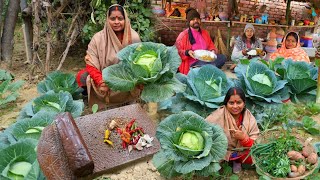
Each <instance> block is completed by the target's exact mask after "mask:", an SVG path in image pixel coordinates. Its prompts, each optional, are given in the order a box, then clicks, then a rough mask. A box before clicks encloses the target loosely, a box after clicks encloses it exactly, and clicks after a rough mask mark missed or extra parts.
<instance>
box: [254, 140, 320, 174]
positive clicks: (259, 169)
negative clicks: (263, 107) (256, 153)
mask: <svg viewBox="0 0 320 180" xmlns="http://www.w3.org/2000/svg"><path fill="white" fill-rule="evenodd" d="M297 139H298V140H299V141H300V143H301V142H304V141H303V139H302V138H299V137H298V138H297ZM256 142H258V143H266V142H267V139H266V138H263V137H259V138H258V139H257V140H256ZM308 146H311V147H312V148H313V149H314V147H313V146H312V145H311V144H308ZM314 152H317V151H316V150H315V149H314ZM252 161H253V163H254V164H255V166H256V168H257V170H258V171H260V172H261V173H263V174H264V175H266V176H268V177H270V178H271V179H276V180H299V179H303V178H305V177H307V176H309V175H310V174H312V173H313V171H314V170H315V169H316V168H317V167H318V163H319V162H318V161H317V163H316V164H314V165H313V168H312V169H311V170H307V169H306V171H305V172H304V174H303V175H302V176H298V177H294V178H289V177H285V178H279V177H274V176H272V175H271V174H269V173H267V172H264V171H263V170H262V169H261V168H260V167H259V165H258V164H256V161H255V159H254V157H253V156H252Z"/></svg>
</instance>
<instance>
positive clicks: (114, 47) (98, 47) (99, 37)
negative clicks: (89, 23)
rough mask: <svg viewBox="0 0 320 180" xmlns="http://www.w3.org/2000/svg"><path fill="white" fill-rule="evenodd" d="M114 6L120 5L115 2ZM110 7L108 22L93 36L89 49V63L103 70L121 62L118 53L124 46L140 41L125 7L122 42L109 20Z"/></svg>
mask: <svg viewBox="0 0 320 180" xmlns="http://www.w3.org/2000/svg"><path fill="white" fill-rule="evenodd" d="M113 6H120V5H119V4H114V5H112V6H110V8H111V7H113ZM110 8H109V10H108V12H107V18H106V23H105V25H104V28H103V30H102V31H100V32H98V33H96V34H95V35H94V36H93V38H92V40H91V42H90V43H89V45H88V50H87V54H88V55H89V56H90V58H89V60H88V61H87V63H88V64H89V65H92V66H94V67H96V68H97V69H99V70H100V71H102V69H104V68H105V67H108V66H110V65H112V64H116V63H118V62H119V60H118V58H117V56H116V54H117V52H119V51H120V50H121V49H122V48H124V47H126V46H127V45H129V44H132V43H135V42H140V38H139V35H138V33H137V32H135V31H134V30H133V29H132V28H131V24H130V20H129V18H128V15H127V12H126V10H125V9H124V8H123V11H124V18H125V19H124V21H125V22H124V34H123V40H122V42H120V40H119V39H118V37H117V35H116V34H115V32H114V31H113V29H112V27H111V26H110V24H109V22H108V19H109V11H110Z"/></svg>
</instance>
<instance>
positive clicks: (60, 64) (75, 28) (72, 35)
mask: <svg viewBox="0 0 320 180" xmlns="http://www.w3.org/2000/svg"><path fill="white" fill-rule="evenodd" d="M77 33H78V25H76V26H75V27H74V28H73V31H72V34H71V37H70V39H69V42H68V45H67V47H66V49H65V50H64V52H63V53H62V58H61V60H60V63H59V66H58V68H57V71H58V70H60V69H61V67H62V64H63V63H64V61H65V60H66V57H67V55H68V52H69V49H70V47H71V46H72V44H73V43H74V41H75V39H76V37H77Z"/></svg>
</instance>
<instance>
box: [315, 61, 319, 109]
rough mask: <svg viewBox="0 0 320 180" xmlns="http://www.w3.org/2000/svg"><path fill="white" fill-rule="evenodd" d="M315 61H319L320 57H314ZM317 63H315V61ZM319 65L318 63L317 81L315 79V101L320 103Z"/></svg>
mask: <svg viewBox="0 0 320 180" xmlns="http://www.w3.org/2000/svg"><path fill="white" fill-rule="evenodd" d="M316 61H318V62H319V61H320V59H316ZM316 64H317V63H316ZM319 72H320V66H319V65H318V81H317V97H316V103H320V73H319Z"/></svg>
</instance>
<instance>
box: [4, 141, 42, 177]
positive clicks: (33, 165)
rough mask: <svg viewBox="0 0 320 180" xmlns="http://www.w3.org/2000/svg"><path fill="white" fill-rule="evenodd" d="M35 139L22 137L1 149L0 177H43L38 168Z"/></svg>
mask: <svg viewBox="0 0 320 180" xmlns="http://www.w3.org/2000/svg"><path fill="white" fill-rule="evenodd" d="M36 144H37V141H36V140H32V139H24V140H23V141H18V142H16V143H14V144H11V145H10V146H8V147H6V148H4V149H1V150H0V154H1V155H2V156H1V158H0V172H1V173H0V179H44V176H43V174H42V172H41V170H40V168H39V164H38V161H37V153H36V150H35V149H36Z"/></svg>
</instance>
